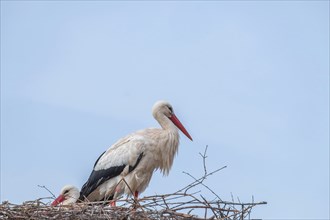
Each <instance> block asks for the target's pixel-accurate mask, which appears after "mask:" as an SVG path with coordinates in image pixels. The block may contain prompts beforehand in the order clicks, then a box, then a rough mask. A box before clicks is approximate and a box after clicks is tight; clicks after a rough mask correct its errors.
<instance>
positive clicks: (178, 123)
mask: <svg viewBox="0 0 330 220" xmlns="http://www.w3.org/2000/svg"><path fill="white" fill-rule="evenodd" d="M169 119H170V120H171V121H172V122H173V123H174V124H175V126H177V127H178V128H179V129H180V130H181V131H182V133H184V134H185V135H186V136H187V138H189V139H190V140H193V139H192V138H191V136H190V134H189V133H188V131H187V130H186V129H185V128H184V126H183V125H182V124H181V122H180V121H179V119H178V118H177V117H176V116H175V114H174V113H173V114H172V116H171V117H170V118H169Z"/></svg>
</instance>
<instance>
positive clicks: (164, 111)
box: [152, 101, 192, 140]
mask: <svg viewBox="0 0 330 220" xmlns="http://www.w3.org/2000/svg"><path fill="white" fill-rule="evenodd" d="M152 115H153V116H154V118H155V119H156V120H157V121H158V122H159V123H160V124H161V126H162V127H164V124H162V118H163V117H166V118H168V119H169V120H170V121H171V122H172V123H173V124H174V125H175V126H176V127H177V128H179V129H180V131H182V133H183V134H185V135H186V136H187V137H188V138H189V139H190V140H192V138H191V136H190V134H189V133H188V131H187V130H186V129H185V127H184V126H183V125H182V123H181V122H180V121H179V119H178V118H177V117H176V116H175V114H174V111H173V107H172V105H171V104H170V103H168V102H166V101H158V102H156V103H155V104H154V106H153V107H152Z"/></svg>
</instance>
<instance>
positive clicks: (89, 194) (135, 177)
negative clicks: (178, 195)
mask: <svg viewBox="0 0 330 220" xmlns="http://www.w3.org/2000/svg"><path fill="white" fill-rule="evenodd" d="M152 114H153V116H154V118H155V119H156V120H157V121H158V123H159V124H160V126H161V128H149V129H144V130H140V131H137V132H135V133H132V134H130V135H127V136H125V137H123V138H121V139H119V140H118V141H117V142H116V143H115V144H113V145H112V146H111V147H110V148H109V149H108V150H107V151H105V152H104V153H103V154H102V155H101V156H100V157H99V158H98V160H97V161H96V162H95V164H94V168H93V171H92V173H91V175H90V177H89V179H88V180H87V182H86V183H85V184H84V186H83V187H82V189H81V191H80V200H88V201H103V200H113V199H115V198H117V197H118V196H119V195H121V194H123V193H125V194H128V195H131V194H134V196H135V197H137V196H138V194H139V193H141V192H143V191H144V190H145V189H146V187H147V186H148V184H149V182H150V179H151V177H152V174H153V172H154V171H155V170H157V169H160V171H161V172H162V173H163V174H164V175H168V173H169V171H170V169H171V167H172V164H173V159H174V156H175V155H176V153H177V151H178V146H179V133H178V128H179V129H180V130H181V131H182V132H183V133H184V134H185V135H186V136H187V137H188V138H189V139H190V140H192V138H191V136H190V135H189V133H188V132H187V131H186V129H185V128H184V126H183V125H182V124H181V122H180V121H179V120H178V118H177V117H176V116H175V114H174V112H173V108H172V106H171V105H170V104H169V103H168V102H166V101H158V102H156V103H155V104H154V106H153V108H152ZM123 179H124V180H125V181H123ZM125 182H126V183H127V184H128V186H129V187H128V186H127V184H126V183H125Z"/></svg>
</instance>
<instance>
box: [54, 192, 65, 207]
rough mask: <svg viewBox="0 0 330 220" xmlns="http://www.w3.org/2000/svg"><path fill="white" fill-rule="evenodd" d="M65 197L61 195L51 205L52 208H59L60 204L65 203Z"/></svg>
mask: <svg viewBox="0 0 330 220" xmlns="http://www.w3.org/2000/svg"><path fill="white" fill-rule="evenodd" d="M64 199H65V198H64V196H63V195H59V196H58V197H57V198H56V199H55V200H54V202H53V203H52V204H51V206H57V205H58V204H60V203H61V202H63V201H64Z"/></svg>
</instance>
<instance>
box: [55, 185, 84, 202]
mask: <svg viewBox="0 0 330 220" xmlns="http://www.w3.org/2000/svg"><path fill="white" fill-rule="evenodd" d="M79 196H80V192H79V190H78V189H77V187H74V186H72V185H66V186H64V187H63V188H62V189H61V193H60V195H59V196H58V197H57V198H56V199H55V200H54V202H53V203H52V204H51V206H57V205H58V204H62V205H70V204H73V203H76V202H77V200H78V199H79Z"/></svg>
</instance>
